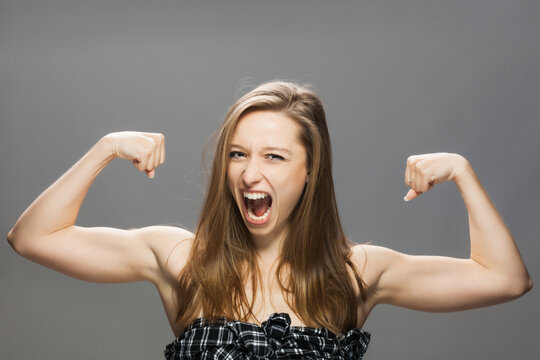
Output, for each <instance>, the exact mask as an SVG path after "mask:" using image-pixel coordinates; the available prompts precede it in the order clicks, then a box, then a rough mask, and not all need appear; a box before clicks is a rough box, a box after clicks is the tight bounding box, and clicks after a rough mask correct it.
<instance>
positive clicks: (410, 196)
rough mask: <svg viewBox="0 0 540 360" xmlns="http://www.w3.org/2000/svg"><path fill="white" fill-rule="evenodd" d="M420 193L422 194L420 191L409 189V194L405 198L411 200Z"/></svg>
mask: <svg viewBox="0 0 540 360" xmlns="http://www.w3.org/2000/svg"><path fill="white" fill-rule="evenodd" d="M418 195H420V193H418V192H416V191H414V190H413V189H409V192H408V193H407V195H405V197H404V198H403V200H405V201H409V200H412V199H414V198H415V197H417V196H418Z"/></svg>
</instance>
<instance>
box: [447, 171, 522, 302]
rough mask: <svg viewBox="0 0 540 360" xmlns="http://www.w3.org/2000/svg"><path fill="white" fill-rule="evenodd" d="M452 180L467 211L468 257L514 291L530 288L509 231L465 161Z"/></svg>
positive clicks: (520, 258)
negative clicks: (469, 249) (513, 288)
mask: <svg viewBox="0 0 540 360" xmlns="http://www.w3.org/2000/svg"><path fill="white" fill-rule="evenodd" d="M454 181H455V183H456V185H457V187H458V189H459V191H460V193H461V195H462V197H463V200H464V202H465V206H466V207H467V211H468V216H469V232H470V241H471V259H472V260H473V261H475V262H476V263H478V264H480V265H482V266H483V267H484V268H485V269H486V270H488V271H490V272H491V273H492V274H494V275H496V276H498V277H500V278H501V279H502V280H503V282H505V283H506V286H512V287H515V288H516V289H517V290H516V291H517V292H520V291H521V290H520V289H523V291H526V290H528V289H530V287H531V286H532V282H531V279H530V277H529V274H528V272H527V269H526V267H525V264H524V262H523V259H522V257H521V255H520V253H519V250H518V247H517V245H516V243H515V241H514V239H513V237H512V234H511V233H510V231H509V230H508V227H507V226H506V224H505V223H504V220H503V219H502V217H501V216H500V214H499V213H498V212H497V209H496V208H495V206H494V205H493V203H492V202H491V200H490V198H489V196H488V194H487V192H486V191H485V189H484V187H483V186H482V184H481V183H480V181H479V179H478V177H477V176H476V174H475V172H474V170H473V169H472V167H471V166H470V164H469V163H468V162H467V161H465V162H464V164H463V166H462V167H460V169H459V170H458V171H457V172H456V174H455V178H454Z"/></svg>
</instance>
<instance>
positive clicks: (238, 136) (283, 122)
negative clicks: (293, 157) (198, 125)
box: [232, 111, 301, 147]
mask: <svg viewBox="0 0 540 360" xmlns="http://www.w3.org/2000/svg"><path fill="white" fill-rule="evenodd" d="M300 130H301V128H300V125H299V124H298V123H297V122H296V121H294V120H292V119H291V118H289V117H288V116H286V115H283V114H282V113H279V112H274V111H253V112H250V113H248V114H246V115H244V116H242V117H241V118H240V120H239V121H238V123H237V124H236V128H235V129H234V133H233V136H232V143H233V144H237V145H242V146H255V145H261V146H286V147H295V146H301V143H300V140H299V134H300Z"/></svg>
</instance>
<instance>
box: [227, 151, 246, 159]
mask: <svg viewBox="0 0 540 360" xmlns="http://www.w3.org/2000/svg"><path fill="white" fill-rule="evenodd" d="M244 156H245V154H244V153H243V152H240V151H231V152H230V153H229V157H230V158H231V159H239V158H241V157H244Z"/></svg>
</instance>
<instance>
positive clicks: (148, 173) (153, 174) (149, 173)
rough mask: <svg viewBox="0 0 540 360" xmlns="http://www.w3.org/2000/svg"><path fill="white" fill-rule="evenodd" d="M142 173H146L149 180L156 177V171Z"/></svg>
mask: <svg viewBox="0 0 540 360" xmlns="http://www.w3.org/2000/svg"><path fill="white" fill-rule="evenodd" d="M144 172H146V175H147V176H148V177H149V178H150V179H153V178H154V176H155V175H156V169H152V170H144Z"/></svg>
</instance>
